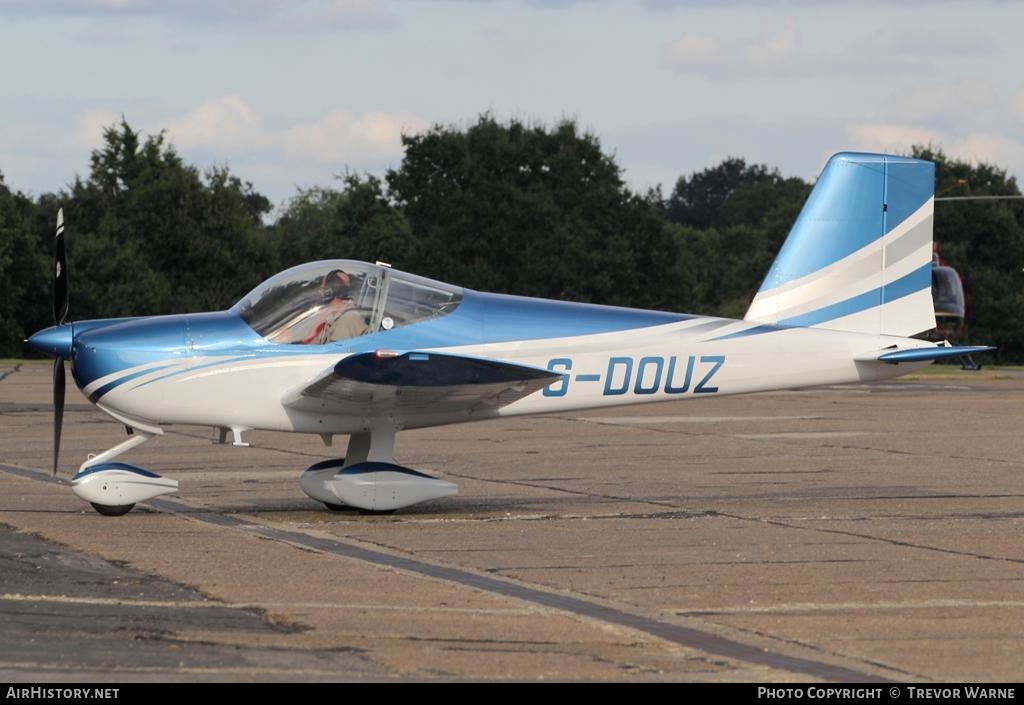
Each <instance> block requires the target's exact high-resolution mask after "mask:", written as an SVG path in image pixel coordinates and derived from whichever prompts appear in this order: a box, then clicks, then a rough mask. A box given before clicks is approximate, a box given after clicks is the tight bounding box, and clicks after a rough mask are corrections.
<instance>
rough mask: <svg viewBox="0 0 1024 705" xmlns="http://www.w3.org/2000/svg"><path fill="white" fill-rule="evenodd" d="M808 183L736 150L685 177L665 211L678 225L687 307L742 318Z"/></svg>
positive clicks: (676, 233)
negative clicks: (742, 156)
mask: <svg viewBox="0 0 1024 705" xmlns="http://www.w3.org/2000/svg"><path fill="white" fill-rule="evenodd" d="M810 188H811V187H810V185H809V184H807V183H806V182H804V181H803V180H802V179H799V178H796V177H790V178H784V177H783V176H782V175H781V174H780V173H779V171H778V170H777V169H770V168H769V167H767V166H765V165H762V164H755V165H748V164H747V163H746V162H745V161H744V160H743V159H738V158H734V157H733V158H729V159H726V160H725V161H723V162H722V163H721V164H718V165H716V166H713V167H710V168H708V169H705V170H704V171H701V172H697V173H694V174H691V175H690V176H683V177H680V178H679V180H678V181H676V184H675V188H674V189H673V191H672V194H671V195H670V196H669V198H668V199H667V200H666V201H665V202H664V203H663V206H662V210H663V213H664V214H665V217H666V218H667V219H668V220H669V221H670V222H671V223H673V224H674V226H675V227H674V228H673V230H672V232H673V235H674V237H675V239H676V244H677V248H678V252H679V255H678V258H677V260H676V265H675V273H676V277H677V279H678V280H679V281H681V282H683V284H682V285H681V287H680V290H681V291H685V292H687V295H688V296H689V297H690V298H689V299H688V300H686V301H683V302H682V303H683V306H684V307H685V308H687V309H688V310H690V311H693V312H697V313H711V314H716V315H721V316H728V317H732V318H742V317H743V314H744V313H745V312H746V310H747V307H748V306H749V304H750V301H751V299H753V297H754V294H755V293H756V292H757V290H758V287H759V286H760V284H761V281H762V280H763V279H764V276H765V274H766V273H767V272H768V268H769V267H770V266H771V263H772V261H773V260H774V259H775V255H776V254H777V253H778V251H779V248H780V247H781V246H782V243H783V241H784V240H785V239H786V235H787V234H788V233H789V229H790V227H791V226H792V224H793V222H794V221H795V220H796V216H797V215H798V214H799V212H800V208H802V207H803V203H804V201H805V200H806V199H807V195H808V193H810Z"/></svg>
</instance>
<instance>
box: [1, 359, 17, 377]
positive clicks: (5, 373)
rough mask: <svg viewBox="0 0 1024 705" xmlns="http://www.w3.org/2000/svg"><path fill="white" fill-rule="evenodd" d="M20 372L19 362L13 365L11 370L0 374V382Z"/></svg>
mask: <svg viewBox="0 0 1024 705" xmlns="http://www.w3.org/2000/svg"><path fill="white" fill-rule="evenodd" d="M20 371H21V363H20V362H18V363H15V365H14V368H13V369H10V370H7V371H6V372H0V382H3V381H4V380H5V379H7V378H8V377H10V376H11V375H13V374H14V373H15V372H20Z"/></svg>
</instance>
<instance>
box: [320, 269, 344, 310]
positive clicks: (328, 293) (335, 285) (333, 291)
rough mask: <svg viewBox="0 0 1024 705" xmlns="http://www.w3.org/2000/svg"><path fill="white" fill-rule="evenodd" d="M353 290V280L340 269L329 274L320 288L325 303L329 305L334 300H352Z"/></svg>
mask: <svg viewBox="0 0 1024 705" xmlns="http://www.w3.org/2000/svg"><path fill="white" fill-rule="evenodd" d="M351 290H352V281H351V279H349V276H348V275H347V274H345V272H343V271H342V270H340V269H332V270H331V271H330V272H328V273H327V276H325V277H324V280H323V283H322V284H321V286H320V293H321V294H322V295H323V298H324V303H329V302H331V301H333V300H334V299H350V298H352V294H351Z"/></svg>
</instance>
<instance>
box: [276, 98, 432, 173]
mask: <svg viewBox="0 0 1024 705" xmlns="http://www.w3.org/2000/svg"><path fill="white" fill-rule="evenodd" d="M425 127H426V123H425V122H424V121H423V120H420V119H419V118H417V117H415V116H413V115H407V114H392V113H382V112H371V113H364V114H363V115H359V116H357V115H355V114H353V113H352V112H351V111H349V110H333V111H331V112H329V113H327V114H326V115H324V116H323V117H321V118H320V119H319V120H317V121H315V122H309V123H304V124H301V125H295V126H294V127H291V128H289V129H287V130H285V131H284V133H283V135H282V145H283V147H284V151H285V152H286V153H287V154H289V155H291V156H295V157H303V158H308V159H314V160H316V161H320V162H332V163H338V164H356V165H358V164H361V163H365V162H368V161H379V160H381V159H398V158H400V157H401V155H402V134H403V132H415V131H418V130H422V129H424V128H425Z"/></svg>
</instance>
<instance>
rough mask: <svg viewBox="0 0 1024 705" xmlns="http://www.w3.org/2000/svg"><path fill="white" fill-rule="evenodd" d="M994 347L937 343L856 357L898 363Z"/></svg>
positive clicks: (986, 350) (939, 357) (959, 354)
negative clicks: (924, 346) (929, 345)
mask: <svg viewBox="0 0 1024 705" xmlns="http://www.w3.org/2000/svg"><path fill="white" fill-rule="evenodd" d="M990 350H995V348H993V347H991V346H989V345H937V346H934V347H926V348H911V349H909V350H891V351H890V352H885V350H879V351H878V352H876V353H872V354H870V355H865V356H864V357H859V358H857V359H858V360H860V361H861V362H885V363H888V364H890V365H898V364H899V363H901V362H929V361H931V360H942V359H945V358H947V357H961V356H963V355H973V354H975V353H983V352H989V351H990Z"/></svg>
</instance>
